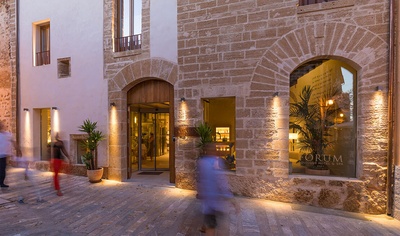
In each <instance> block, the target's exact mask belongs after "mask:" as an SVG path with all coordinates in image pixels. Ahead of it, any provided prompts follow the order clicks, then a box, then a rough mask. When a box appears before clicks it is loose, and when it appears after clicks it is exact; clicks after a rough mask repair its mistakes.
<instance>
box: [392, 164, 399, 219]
mask: <svg viewBox="0 0 400 236" xmlns="http://www.w3.org/2000/svg"><path fill="white" fill-rule="evenodd" d="M393 192H394V206H393V217H394V218H396V219H398V220H400V166H395V173H394V191H393Z"/></svg>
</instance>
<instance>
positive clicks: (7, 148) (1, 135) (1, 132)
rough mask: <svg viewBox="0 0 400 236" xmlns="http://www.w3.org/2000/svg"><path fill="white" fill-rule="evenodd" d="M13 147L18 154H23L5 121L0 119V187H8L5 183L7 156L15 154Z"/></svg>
mask: <svg viewBox="0 0 400 236" xmlns="http://www.w3.org/2000/svg"><path fill="white" fill-rule="evenodd" d="M12 147H14V148H15V151H16V156H18V157H20V156H21V150H20V149H19V146H18V144H17V142H16V141H15V139H14V137H13V136H12V134H11V133H9V132H7V131H6V125H5V123H4V121H0V187H2V188H8V187H9V186H8V185H7V184H5V183H4V180H5V178H6V166H7V158H10V157H11V156H12V155H13V152H12Z"/></svg>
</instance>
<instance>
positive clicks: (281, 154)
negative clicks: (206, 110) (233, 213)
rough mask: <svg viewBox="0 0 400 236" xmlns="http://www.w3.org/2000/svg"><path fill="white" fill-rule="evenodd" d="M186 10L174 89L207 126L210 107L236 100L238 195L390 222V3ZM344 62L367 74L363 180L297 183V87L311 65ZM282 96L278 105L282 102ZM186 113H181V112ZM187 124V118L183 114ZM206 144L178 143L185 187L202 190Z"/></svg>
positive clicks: (360, 129)
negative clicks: (200, 161)
mask: <svg viewBox="0 0 400 236" xmlns="http://www.w3.org/2000/svg"><path fill="white" fill-rule="evenodd" d="M297 4H298V1H296V0H293V1H268V0H264V1H263V0H258V1H256V0H247V1H201V2H197V1H178V32H179V34H178V46H179V48H178V65H179V66H178V69H179V79H178V81H177V83H176V84H175V85H174V87H175V90H176V94H177V96H178V97H185V98H186V102H187V103H188V104H189V105H188V107H189V110H188V111H187V113H188V117H189V118H186V119H184V118H182V117H179V116H177V117H176V122H175V124H176V126H181V125H183V123H185V122H186V123H188V126H189V127H194V126H196V124H197V123H198V122H199V121H201V120H202V112H203V110H202V109H203V108H202V104H201V99H202V98H208V97H235V99H236V154H237V156H236V158H237V159H236V171H235V172H234V173H230V175H229V178H230V181H231V186H232V190H233V192H234V193H235V194H239V195H244V196H251V197H258V198H265V199H270V200H277V201H283V202H294V203H301V204H308V205H315V206H322V207H328V208H337V209H343V210H346V211H354V212H366V213H374V214H378V213H384V212H385V210H386V202H387V194H386V187H387V186H386V177H387V176H386V173H387V168H386V167H387V160H386V157H387V154H388V153H387V151H388V150H387V143H388V138H387V133H388V125H387V124H388V120H387V115H386V114H387V112H388V111H387V108H388V107H387V100H386V96H382V98H381V100H380V103H379V105H378V104H377V103H376V102H375V98H374V96H376V87H377V86H382V87H383V93H385V92H387V86H388V82H387V81H388V80H387V78H388V56H387V55H388V33H389V32H388V24H389V22H388V14H389V6H388V3H387V1H383V2H382V1H374V0H370V1H358V0H338V1H332V2H324V3H319V4H311V5H306V6H298V5H297ZM315 59H338V60H340V61H343V62H345V63H347V64H350V65H351V66H352V67H353V68H355V69H356V70H357V79H356V81H357V82H356V86H357V95H358V96H357V112H356V113H357V136H356V139H357V158H356V159H357V160H356V166H357V167H356V168H357V169H356V176H355V178H337V177H326V176H324V177H322V176H317V177H311V176H302V175H289V161H288V160H289V155H288V154H289V153H288V146H289V140H288V133H289V126H288V125H289V78H290V74H291V73H292V72H293V71H295V69H296V68H298V67H299V66H300V65H302V64H303V63H305V62H308V61H312V60H315ZM277 92H278V94H279V96H278V97H277V98H274V96H273V95H274V94H275V93H277ZM177 109H179V108H177ZM177 114H180V112H179V111H178V112H177ZM195 142H196V138H194V137H193V138H189V139H186V140H183V139H182V140H178V143H177V151H176V172H177V173H176V185H177V186H178V187H181V188H193V189H194V188H195V181H194V174H193V173H194V166H195V165H194V164H193V163H194V159H195V157H196V156H197V154H196V152H195V151H194V150H193V147H194V145H195Z"/></svg>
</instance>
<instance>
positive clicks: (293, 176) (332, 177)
mask: <svg viewBox="0 0 400 236" xmlns="http://www.w3.org/2000/svg"><path fill="white" fill-rule="evenodd" d="M294 178H299V179H318V180H334V181H351V182H363V181H361V180H359V179H357V178H349V177H339V176H321V175H305V174H290V175H289V179H294Z"/></svg>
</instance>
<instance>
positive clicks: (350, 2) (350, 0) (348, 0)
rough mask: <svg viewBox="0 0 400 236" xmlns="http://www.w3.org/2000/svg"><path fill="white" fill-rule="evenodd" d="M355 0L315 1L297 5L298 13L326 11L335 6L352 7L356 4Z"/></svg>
mask: <svg viewBox="0 0 400 236" xmlns="http://www.w3.org/2000/svg"><path fill="white" fill-rule="evenodd" d="M354 4H355V0H337V1H332V2H323V3H315V4H310V5H305V6H298V7H297V14H303V13H309V12H316V11H324V10H330V9H335V8H343V7H351V6H354Z"/></svg>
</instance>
